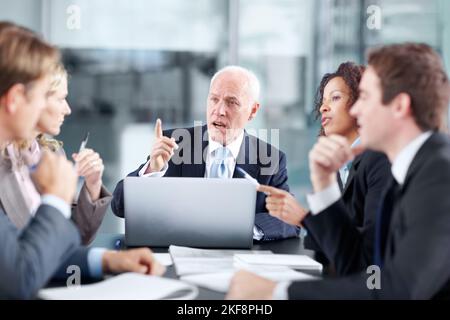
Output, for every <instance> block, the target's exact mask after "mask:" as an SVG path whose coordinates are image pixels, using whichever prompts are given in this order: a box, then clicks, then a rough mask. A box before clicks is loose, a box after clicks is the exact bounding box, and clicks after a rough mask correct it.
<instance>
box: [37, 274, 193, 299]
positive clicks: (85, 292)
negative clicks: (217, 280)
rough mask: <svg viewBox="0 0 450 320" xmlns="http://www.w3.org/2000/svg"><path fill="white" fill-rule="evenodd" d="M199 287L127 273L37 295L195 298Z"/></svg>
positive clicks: (104, 297)
mask: <svg viewBox="0 0 450 320" xmlns="http://www.w3.org/2000/svg"><path fill="white" fill-rule="evenodd" d="M197 295H198V289H197V288H196V287H195V286H192V285H190V284H188V283H185V282H182V281H179V280H175V279H168V278H161V277H156V276H148V275H142V274H138V273H124V274H121V275H118V276H115V277H111V278H109V279H107V280H104V281H101V282H98V283H94V284H87V285H81V286H72V287H64V288H49V289H43V290H40V291H39V293H38V297H39V298H42V299H57V300H157V299H173V300H178V299H183V300H188V299H194V298H195V297H196V296H197Z"/></svg>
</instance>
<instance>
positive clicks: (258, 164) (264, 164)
mask: <svg viewBox="0 0 450 320" xmlns="http://www.w3.org/2000/svg"><path fill="white" fill-rule="evenodd" d="M164 136H166V137H173V138H175V140H176V142H177V144H178V145H179V147H180V148H179V149H178V150H177V151H176V153H175V156H174V157H172V159H171V160H170V161H169V168H168V170H167V172H166V173H165V175H164V176H165V177H199V178H201V177H204V176H205V170H206V165H205V161H204V159H203V154H204V151H205V149H206V148H207V146H208V135H207V127H206V126H202V127H200V126H199V127H193V128H186V129H172V130H166V131H164ZM184 152H188V154H184ZM265 155H267V158H266V157H265ZM175 158H176V159H177V160H178V159H189V163H186V162H187V161H183V162H181V163H180V162H179V161H177V160H175ZM148 159H149V158H147V161H148ZM175 162H176V163H175ZM236 163H237V164H236V165H237V166H239V167H241V168H242V169H244V170H245V171H246V172H247V173H248V174H249V175H251V176H252V177H253V178H255V179H256V180H258V182H259V183H260V184H265V185H269V186H272V187H276V188H280V189H283V190H286V191H289V186H288V183H287V180H288V177H287V169H286V156H285V154H284V153H283V152H281V151H279V150H278V149H276V148H275V147H273V146H271V145H270V144H267V143H265V142H264V141H262V140H260V139H258V138H256V137H254V136H252V135H249V134H247V132H245V133H244V139H243V142H242V145H241V149H240V151H239V155H238V158H237V159H236ZM144 165H145V164H142V165H141V166H140V167H139V168H138V169H137V170H135V171H134V172H132V173H130V174H129V175H128V176H138V173H139V171H140V170H141V168H142V167H143V166H144ZM233 178H242V177H241V176H240V174H239V173H238V172H237V171H236V170H235V171H234V173H233ZM265 202H266V196H265V195H264V194H263V193H260V192H258V194H257V197H256V208H255V214H256V216H255V225H256V226H257V227H258V228H260V229H261V230H262V231H263V233H264V237H263V239H262V240H263V241H269V240H277V239H285V238H289V237H296V236H298V234H299V228H298V227H295V226H291V225H289V224H287V223H284V222H283V221H281V220H279V219H277V218H274V217H272V216H271V215H269V214H268V212H267V209H266V206H265ZM111 207H112V210H113V212H114V213H115V214H116V215H117V216H119V217H124V199H123V180H121V181H120V182H119V183H118V184H117V185H116V188H115V190H114V197H113V200H112V202H111Z"/></svg>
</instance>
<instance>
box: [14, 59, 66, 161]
mask: <svg viewBox="0 0 450 320" xmlns="http://www.w3.org/2000/svg"><path fill="white" fill-rule="evenodd" d="M52 70H53V72H52V74H51V77H52V79H51V83H50V89H49V91H48V95H49V96H50V95H52V94H54V93H55V91H56V89H57V88H58V86H59V85H60V84H61V82H62V81H63V80H64V79H65V80H67V77H68V73H67V70H66V68H65V67H64V65H63V64H62V63H61V62H58V63H57V64H55V65H54V66H53V67H52ZM32 141H33V140H31V141H30V140H19V141H15V142H14V145H15V147H16V148H17V149H19V150H24V149H27V148H29V147H30V145H31V142H32ZM36 141H37V142H38V144H39V146H40V147H41V148H45V149H49V150H50V151H53V152H56V151H58V150H59V149H61V148H62V147H63V142H62V141H60V140H57V139H54V138H52V137H49V136H47V135H45V134H43V133H40V134H39V135H38V136H37V137H36Z"/></svg>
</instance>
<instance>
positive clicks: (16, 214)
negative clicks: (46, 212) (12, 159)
mask: <svg viewBox="0 0 450 320" xmlns="http://www.w3.org/2000/svg"><path fill="white" fill-rule="evenodd" d="M0 178H1V183H0V201H1V203H2V206H3V209H4V210H5V213H6V215H7V216H8V218H9V219H10V220H11V221H12V222H13V223H14V225H15V226H16V227H17V228H19V229H21V228H23V227H24V226H25V225H26V224H27V223H28V221H29V220H30V218H31V215H30V214H29V209H28V207H27V205H26V203H25V199H24V198H23V195H22V192H21V191H20V187H19V183H18V182H17V179H16V177H15V176H14V172H13V171H12V170H11V166H10V163H9V161H6V160H4V159H2V160H0Z"/></svg>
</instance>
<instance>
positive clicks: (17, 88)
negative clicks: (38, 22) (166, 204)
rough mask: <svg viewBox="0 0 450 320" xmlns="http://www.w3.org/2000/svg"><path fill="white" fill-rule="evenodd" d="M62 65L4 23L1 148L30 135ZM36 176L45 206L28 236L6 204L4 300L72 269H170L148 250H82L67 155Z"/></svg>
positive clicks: (44, 164) (95, 272) (50, 158)
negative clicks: (72, 217)
mask: <svg viewBox="0 0 450 320" xmlns="http://www.w3.org/2000/svg"><path fill="white" fill-rule="evenodd" d="M58 62H59V52H58V50H57V49H56V48H54V47H52V46H50V45H49V44H47V43H45V42H44V41H43V40H41V39H40V38H39V37H37V36H36V35H35V34H34V33H33V32H31V31H29V30H27V29H25V28H22V27H20V26H17V25H14V24H12V23H8V22H0V148H1V147H3V146H4V144H5V143H7V142H9V141H12V140H16V139H26V138H29V137H30V136H31V134H32V132H33V129H34V128H35V126H36V123H37V121H38V119H39V116H40V113H41V111H42V110H43V109H44V108H45V107H46V104H47V100H46V97H47V92H48V90H49V86H50V74H51V71H52V68H53V67H54V66H55V65H57V63H58ZM0 161H1V160H0ZM1 168H2V167H1V166H0V169H1ZM5 174H12V175H14V173H13V172H8V173H4V172H2V170H0V176H4V175H5ZM33 178H34V182H35V185H36V187H37V189H38V191H39V192H40V193H41V195H42V197H41V205H40V206H39V208H38V209H37V212H36V214H35V217H34V218H33V219H31V221H30V222H29V224H28V225H26V226H25V227H24V228H23V229H22V230H20V231H19V230H18V229H17V228H16V227H15V226H14V225H13V224H12V222H11V221H10V220H9V218H8V217H7V216H6V215H5V214H4V210H3V209H4V208H7V207H11V206H12V203H11V202H8V203H6V202H5V203H0V271H1V272H0V299H4V298H9V299H11V298H12V299H21V298H22V299H24V298H32V297H33V296H34V295H35V294H36V292H37V290H39V289H40V288H41V287H42V286H44V285H45V284H46V283H47V282H48V281H49V279H50V278H51V277H52V276H54V275H55V274H57V273H58V274H59V275H60V276H61V279H63V278H66V277H68V276H69V274H67V273H66V268H65V267H66V266H69V265H76V266H78V267H79V270H80V272H81V275H80V276H82V277H84V278H96V277H101V276H102V275H103V272H105V273H106V272H108V273H120V272H127V271H133V272H139V273H146V274H161V273H162V272H163V271H164V267H162V266H160V265H159V264H158V263H157V262H156V261H155V260H154V258H153V256H152V254H151V251H150V250H149V249H147V248H144V249H136V250H129V251H123V252H115V251H109V250H104V249H100V248H84V247H80V246H79V244H80V234H79V232H78V229H77V228H76V226H75V225H74V224H73V222H72V221H71V220H70V219H69V218H70V215H71V212H70V206H69V205H70V204H71V203H72V200H73V197H74V194H75V191H76V181H77V176H76V173H75V170H74V168H73V165H72V164H71V163H70V162H69V161H68V160H67V159H65V158H64V157H63V156H58V155H56V154H52V153H44V154H43V156H42V158H41V160H40V162H39V164H38V167H37V168H36V170H35V172H34V173H33ZM3 191H5V192H11V190H10V189H7V188H6V189H5V190H3ZM58 268H60V269H59V270H58ZM57 271H59V272H57Z"/></svg>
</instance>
